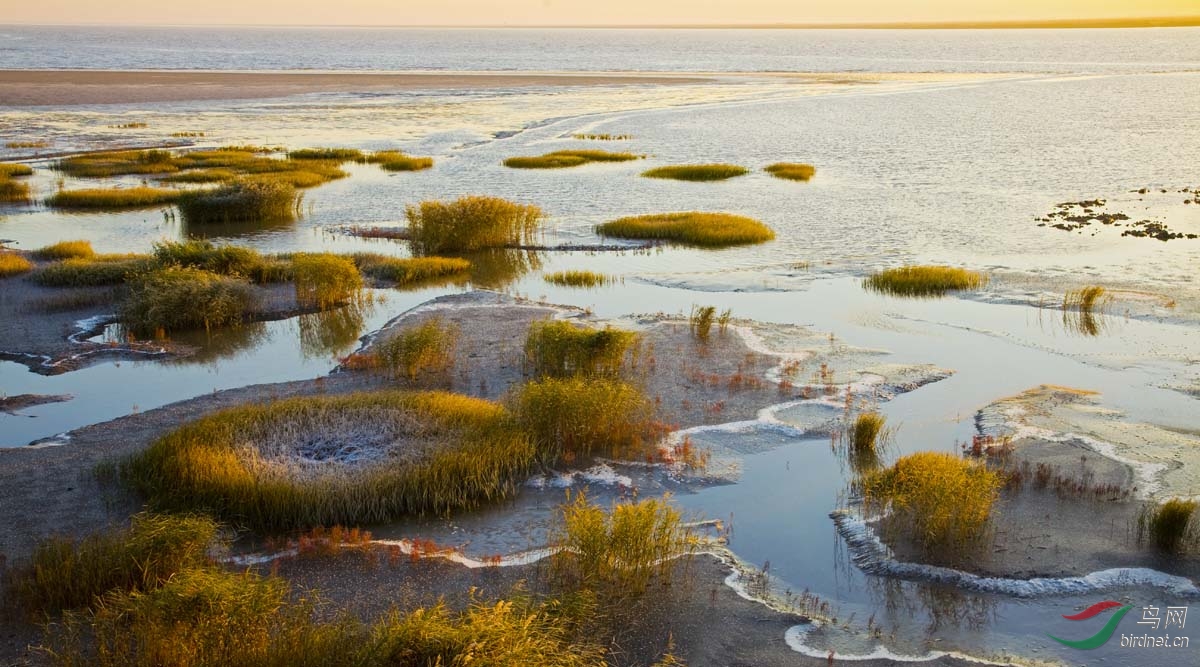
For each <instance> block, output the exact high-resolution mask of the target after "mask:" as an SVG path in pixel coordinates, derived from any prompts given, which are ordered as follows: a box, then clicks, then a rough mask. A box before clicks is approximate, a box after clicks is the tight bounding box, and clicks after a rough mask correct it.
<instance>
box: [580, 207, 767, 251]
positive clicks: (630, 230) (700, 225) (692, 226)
mask: <svg viewBox="0 0 1200 667" xmlns="http://www.w3.org/2000/svg"><path fill="white" fill-rule="evenodd" d="M596 233H597V234H600V235H601V236H612V237H615V238H621V239H645V240H650V241H667V242H671V243H680V244H684V245H694V246H700V247H703V248H720V247H726V246H736V245H747V244H753V243H765V242H767V241H770V240H771V239H773V238H775V232H773V231H771V228H770V227H767V226H766V225H764V224H763V223H761V222H759V221H758V220H755V219H753V218H747V217H745V216H741V215H732V214H730V213H702V212H700V211H688V212H683V213H656V214H652V215H637V216H630V217H625V218H618V219H616V220H613V221H611V222H606V223H603V224H600V225H596Z"/></svg>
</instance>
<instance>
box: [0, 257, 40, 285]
mask: <svg viewBox="0 0 1200 667" xmlns="http://www.w3.org/2000/svg"><path fill="white" fill-rule="evenodd" d="M32 269H33V263H32V262H30V261H29V260H27V259H25V258H24V257H22V256H21V255H18V254H17V253H15V252H8V251H0V278H11V277H12V276H18V275H21V274H22V273H26V272H28V271H30V270H32Z"/></svg>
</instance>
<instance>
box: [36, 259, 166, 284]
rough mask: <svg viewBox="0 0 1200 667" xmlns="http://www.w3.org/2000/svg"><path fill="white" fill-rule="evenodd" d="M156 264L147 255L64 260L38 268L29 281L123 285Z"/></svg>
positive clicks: (39, 282)
mask: <svg viewBox="0 0 1200 667" xmlns="http://www.w3.org/2000/svg"><path fill="white" fill-rule="evenodd" d="M154 265H155V262H154V259H153V258H152V257H149V256H147V255H96V256H95V257H93V258H92V259H65V260H62V261H58V262H54V263H53V264H48V265H46V266H41V267H38V268H37V269H36V270H35V271H34V272H33V273H31V274H30V276H29V278H30V280H32V281H33V282H35V283H37V284H39V285H42V286H45V287H100V286H106V285H121V284H123V283H125V282H127V281H128V280H130V279H131V278H133V277H135V276H137V275H140V274H142V273H144V272H146V271H149V270H151V269H152V268H154Z"/></svg>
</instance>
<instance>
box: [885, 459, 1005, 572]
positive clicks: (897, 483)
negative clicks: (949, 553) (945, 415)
mask: <svg viewBox="0 0 1200 667" xmlns="http://www.w3.org/2000/svg"><path fill="white" fill-rule="evenodd" d="M1002 485H1003V483H1002V481H1001V478H1000V474H999V473H997V472H996V471H994V470H991V469H989V468H988V467H987V466H986V465H984V464H982V463H979V462H977V461H972V460H968V459H964V458H962V457H959V456H956V455H954V454H946V453H942V452H918V453H916V454H909V455H907V456H903V457H901V458H900V459H898V460H897V461H896V462H895V463H894V464H892V465H891V467H888V468H882V469H879V470H874V471H869V472H867V473H866V474H864V475H863V476H862V477H861V488H862V495H863V504H864V507H866V508H867V510H868V511H873V512H879V513H882V512H885V511H886V510H888V509H890V510H891V511H892V512H893V518H894V521H892V522H891V523H892V525H893V526H896V527H898V529H899V530H900V531H902V532H903V533H904V534H905V535H906V536H907V537H909V538H911V539H913V540H914V541H915V542H916V543H917V544H918V545H920V546H921V547H923V548H926V549H934V548H941V547H951V548H952V547H960V546H965V545H967V544H969V543H971V542H973V541H975V540H976V539H977V538H979V537H980V536H981V535H982V534H983V531H984V528H985V527H986V525H987V523H988V520H989V519H990V518H991V514H992V507H993V505H994V504H995V502H996V498H997V497H998V494H999V490H1000V487H1001V486H1002Z"/></svg>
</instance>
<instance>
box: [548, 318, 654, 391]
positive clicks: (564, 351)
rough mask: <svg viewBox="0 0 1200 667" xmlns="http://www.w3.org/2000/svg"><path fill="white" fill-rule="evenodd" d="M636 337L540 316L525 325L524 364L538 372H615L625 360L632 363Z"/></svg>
mask: <svg viewBox="0 0 1200 667" xmlns="http://www.w3.org/2000/svg"><path fill="white" fill-rule="evenodd" d="M640 339H641V337H640V336H638V334H636V333H634V332H632V331H626V330H624V329H614V328H612V327H605V328H603V329H590V328H587V327H580V326H575V325H574V324H572V323H570V322H567V321H565V320H543V321H540V322H534V323H533V324H532V325H531V326H530V327H529V335H528V337H527V338H526V339H525V364H526V366H527V367H528V368H529V369H531V370H532V371H533V372H534V373H535V374H537V375H539V376H545V375H549V376H555V377H567V376H572V375H586V376H596V375H606V376H617V375H620V374H621V372H622V370H623V369H624V368H625V367H626V364H627V363H628V364H630V365H633V364H634V363H636V360H637V355H638V351H639V342H640Z"/></svg>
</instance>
